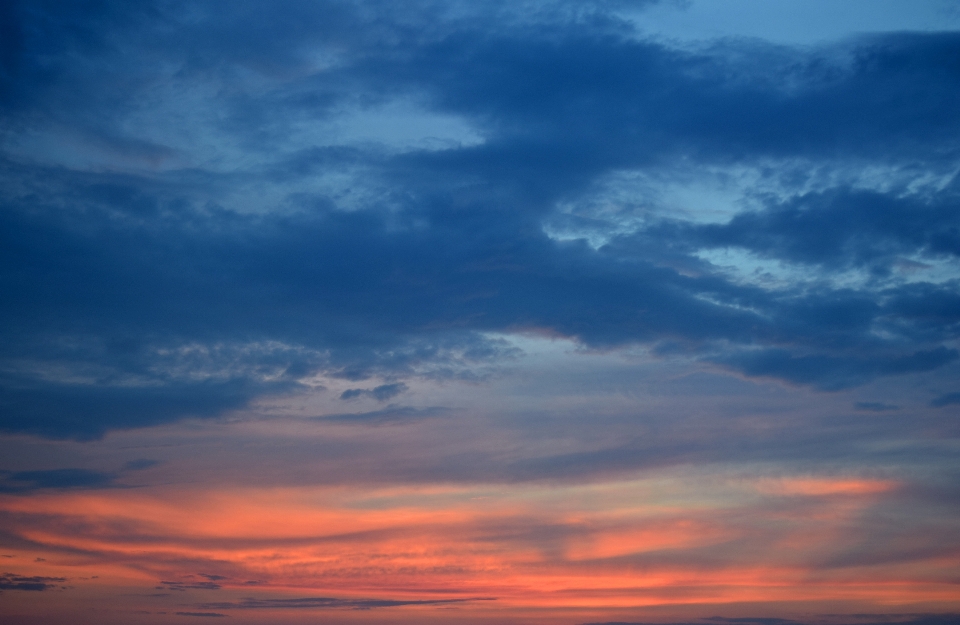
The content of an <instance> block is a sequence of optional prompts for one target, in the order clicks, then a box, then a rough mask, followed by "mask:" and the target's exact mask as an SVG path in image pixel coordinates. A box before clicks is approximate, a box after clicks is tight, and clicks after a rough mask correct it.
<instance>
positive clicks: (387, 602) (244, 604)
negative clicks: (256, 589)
mask: <svg viewBox="0 0 960 625" xmlns="http://www.w3.org/2000/svg"><path fill="white" fill-rule="evenodd" d="M470 601H494V599H492V598H488V597H484V598H470V599H416V600H396V599H338V598H333V597H302V598H297V599H254V598H248V599H241V600H240V601H239V602H237V603H203V604H199V607H201V608H203V609H206V608H209V609H213V610H229V609H261V608H262V609H271V610H276V609H318V608H335V609H337V608H338V609H344V608H347V609H354V610H370V609H373V608H395V607H399V606H405V605H444V604H455V603H465V602H470Z"/></svg>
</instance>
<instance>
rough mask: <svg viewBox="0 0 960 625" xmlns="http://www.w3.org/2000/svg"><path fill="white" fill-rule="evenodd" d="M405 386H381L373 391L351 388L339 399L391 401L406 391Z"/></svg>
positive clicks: (398, 384)
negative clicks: (359, 398)
mask: <svg viewBox="0 0 960 625" xmlns="http://www.w3.org/2000/svg"><path fill="white" fill-rule="evenodd" d="M407 388H408V387H407V385H406V384H404V383H403V382H396V383H394V384H381V385H380V386H377V387H375V388H373V389H370V390H367V389H362V388H351V389H347V390H345V391H344V392H343V393H341V394H340V399H355V398H357V397H370V398H372V399H375V400H377V401H387V400H388V399H393V398H394V397H396V396H397V395H399V394H400V393H402V392H404V391H406V390H407Z"/></svg>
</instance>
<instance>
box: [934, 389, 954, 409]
mask: <svg viewBox="0 0 960 625" xmlns="http://www.w3.org/2000/svg"><path fill="white" fill-rule="evenodd" d="M951 404H960V393H947V394H945V395H941V396H940V397H937V398H936V399H934V400H933V401H931V402H930V405H931V406H933V407H934V408H942V407H944V406H949V405H951Z"/></svg>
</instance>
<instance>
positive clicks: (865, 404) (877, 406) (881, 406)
mask: <svg viewBox="0 0 960 625" xmlns="http://www.w3.org/2000/svg"><path fill="white" fill-rule="evenodd" d="M853 407H854V408H856V409H857V410H865V411H867V412H889V411H891V410H899V409H900V406H896V405H894V404H885V403H883V402H878V401H858V402H856V403H854V404H853Z"/></svg>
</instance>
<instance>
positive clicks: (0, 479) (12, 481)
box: [0, 469, 114, 493]
mask: <svg viewBox="0 0 960 625" xmlns="http://www.w3.org/2000/svg"><path fill="white" fill-rule="evenodd" d="M113 484H114V476H113V475H111V474H109V473H101V472H98V471H90V470H89V469H50V470H44V471H16V472H8V471H4V472H0V492H7V493H19V492H29V491H33V490H38V489H45V488H53V489H72V488H81V489H85V488H106V487H109V486H112V485H113Z"/></svg>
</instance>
